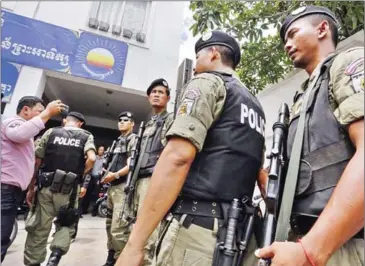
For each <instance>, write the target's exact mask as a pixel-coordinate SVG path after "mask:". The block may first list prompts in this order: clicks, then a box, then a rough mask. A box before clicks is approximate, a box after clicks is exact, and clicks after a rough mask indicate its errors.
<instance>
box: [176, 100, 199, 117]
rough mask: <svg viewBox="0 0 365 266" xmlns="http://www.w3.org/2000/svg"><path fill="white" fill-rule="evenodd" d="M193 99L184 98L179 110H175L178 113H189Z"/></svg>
mask: <svg viewBox="0 0 365 266" xmlns="http://www.w3.org/2000/svg"><path fill="white" fill-rule="evenodd" d="M194 102H195V101H194V100H192V99H184V101H183V102H182V103H181V104H180V106H179V110H178V111H177V114H178V115H190V114H191V111H192V110H193V105H194Z"/></svg>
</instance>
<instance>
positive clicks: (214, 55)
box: [211, 46, 221, 61]
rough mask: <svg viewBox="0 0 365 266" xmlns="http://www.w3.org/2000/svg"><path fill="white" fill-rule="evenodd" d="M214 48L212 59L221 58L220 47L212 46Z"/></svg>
mask: <svg viewBox="0 0 365 266" xmlns="http://www.w3.org/2000/svg"><path fill="white" fill-rule="evenodd" d="M211 50H212V58H211V61H214V60H217V59H220V58H221V54H220V53H219V52H218V49H217V48H216V47H215V46H212V47H211Z"/></svg>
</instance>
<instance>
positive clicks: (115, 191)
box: [106, 137, 135, 259]
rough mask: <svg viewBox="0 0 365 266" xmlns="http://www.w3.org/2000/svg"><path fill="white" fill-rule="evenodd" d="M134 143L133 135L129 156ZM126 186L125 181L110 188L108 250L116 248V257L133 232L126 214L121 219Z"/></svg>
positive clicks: (107, 219) (107, 229) (128, 151)
mask: <svg viewBox="0 0 365 266" xmlns="http://www.w3.org/2000/svg"><path fill="white" fill-rule="evenodd" d="M134 145H135V138H134V137H133V138H132V139H131V140H130V141H129V142H128V145H127V154H128V157H130V156H131V150H132V148H133V146H134ZM119 170H120V169H119ZM124 186H125V182H123V183H121V184H119V185H112V186H110V187H109V189H108V201H107V208H108V214H107V218H106V232H107V239H108V240H107V247H108V250H115V255H114V258H115V259H117V258H118V257H119V254H120V253H121V252H122V250H123V249H124V246H125V244H126V243H127V241H128V237H129V234H130V232H131V224H130V223H129V222H127V221H126V220H125V217H124V216H123V218H122V219H120V217H121V211H122V208H123V204H124V200H125V199H126V196H125V192H124Z"/></svg>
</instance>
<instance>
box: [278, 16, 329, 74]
mask: <svg viewBox="0 0 365 266" xmlns="http://www.w3.org/2000/svg"><path fill="white" fill-rule="evenodd" d="M320 28H321V25H313V24H312V23H311V22H310V20H308V18H306V17H304V18H302V19H298V20H297V21H295V22H293V24H292V25H290V27H289V29H288V30H287V31H286V35H285V52H286V53H287V54H288V56H289V57H290V59H291V60H292V61H293V64H294V66H295V67H298V68H306V66H308V64H310V63H311V62H312V61H313V58H315V57H316V56H317V51H318V50H319V41H320V39H321V38H322V36H321V35H322V33H321V29H320Z"/></svg>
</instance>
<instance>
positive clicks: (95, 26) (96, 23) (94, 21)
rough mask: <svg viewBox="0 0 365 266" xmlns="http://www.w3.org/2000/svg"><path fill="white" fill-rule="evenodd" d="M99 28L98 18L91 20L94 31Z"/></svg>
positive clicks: (90, 23) (90, 25) (90, 24)
mask: <svg viewBox="0 0 365 266" xmlns="http://www.w3.org/2000/svg"><path fill="white" fill-rule="evenodd" d="M98 26H99V21H98V20H97V19H96V18H89V27H90V28H92V29H97V28H98Z"/></svg>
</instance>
